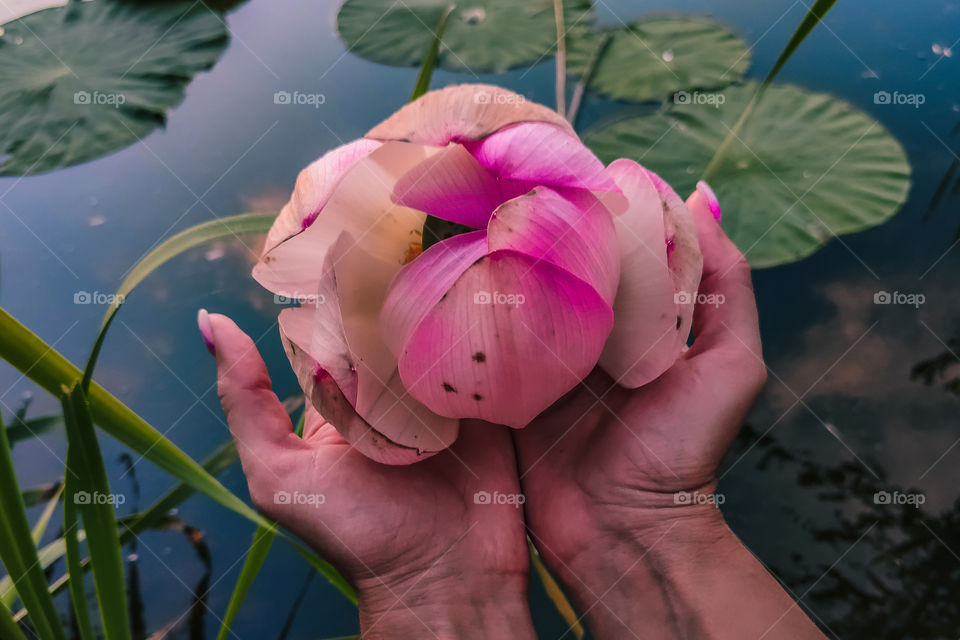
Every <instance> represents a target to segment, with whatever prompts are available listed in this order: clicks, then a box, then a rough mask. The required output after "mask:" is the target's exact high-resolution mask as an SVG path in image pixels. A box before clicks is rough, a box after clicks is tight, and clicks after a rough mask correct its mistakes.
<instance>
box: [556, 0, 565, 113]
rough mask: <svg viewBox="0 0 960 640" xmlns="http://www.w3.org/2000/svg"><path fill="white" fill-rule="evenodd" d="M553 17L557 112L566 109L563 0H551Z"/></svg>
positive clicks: (563, 111)
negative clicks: (555, 35) (555, 38)
mask: <svg viewBox="0 0 960 640" xmlns="http://www.w3.org/2000/svg"><path fill="white" fill-rule="evenodd" d="M553 19H554V20H555V21H556V23H557V113H559V114H560V115H563V114H564V113H566V111H567V33H566V26H565V25H564V23H563V0H553Z"/></svg>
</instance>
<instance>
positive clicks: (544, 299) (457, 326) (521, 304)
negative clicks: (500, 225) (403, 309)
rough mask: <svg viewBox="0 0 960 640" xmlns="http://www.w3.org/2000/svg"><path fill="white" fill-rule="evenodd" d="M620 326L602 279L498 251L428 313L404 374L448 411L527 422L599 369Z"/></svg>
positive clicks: (410, 345) (424, 397) (417, 391)
mask: <svg viewBox="0 0 960 640" xmlns="http://www.w3.org/2000/svg"><path fill="white" fill-rule="evenodd" d="M425 297H427V299H428V300H432V299H433V295H432V294H425ZM408 304H410V305H419V304H422V303H421V301H420V300H419V299H416V298H414V299H410V300H408ZM612 326H613V312H612V310H611V309H610V306H609V305H608V304H607V303H606V302H604V300H603V299H602V298H601V297H600V295H599V294H597V292H596V291H595V290H594V289H593V287H591V286H589V285H587V284H586V283H585V282H583V281H582V280H580V279H579V278H576V277H574V276H571V275H570V274H569V272H567V271H565V270H563V269H560V268H558V267H556V266H554V265H552V264H550V263H548V262H545V261H542V260H538V259H536V258H534V257H531V256H526V255H523V254H520V253H517V252H515V251H497V252H494V253H491V254H489V255H488V256H487V257H485V258H483V259H481V260H479V261H478V262H476V263H474V264H473V265H472V266H471V267H470V268H469V269H467V270H466V271H465V272H464V273H463V274H462V275H461V276H460V278H458V279H457V281H456V283H455V284H454V285H453V287H451V288H450V290H449V291H448V293H447V294H446V296H445V297H443V298H442V299H441V300H440V301H439V302H438V303H437V304H436V305H435V306H434V307H433V308H431V309H430V311H429V313H427V314H426V315H425V317H424V318H423V320H422V321H421V322H420V324H419V325H418V326H417V328H416V330H415V331H414V332H413V334H412V335H411V336H410V339H409V340H408V341H407V343H406V348H405V350H404V353H403V355H402V356H401V358H400V375H401V377H402V379H403V382H404V385H405V386H406V388H407V389H409V391H410V393H411V395H413V396H414V397H415V398H417V399H419V400H420V401H421V402H423V404H424V405H426V406H427V407H429V408H430V409H432V410H433V411H434V412H436V413H438V414H440V415H448V416H464V417H474V418H481V419H484V420H488V421H491V422H496V423H500V424H506V425H508V426H512V427H522V426H524V425H526V424H527V423H528V422H529V421H530V420H532V419H533V418H534V417H535V416H536V415H537V414H539V413H540V412H541V411H543V410H544V409H546V408H547V407H548V406H549V405H550V404H551V403H553V402H554V401H556V400H557V399H558V398H559V397H560V396H562V395H563V394H564V393H566V392H567V391H569V390H570V389H571V388H572V387H573V386H574V385H576V384H577V383H578V382H579V381H580V380H581V379H583V377H584V376H586V375H587V374H588V373H589V372H590V371H591V369H593V367H594V366H595V364H596V362H597V358H598V357H599V355H600V351H601V350H602V348H603V343H604V342H605V341H606V338H607V335H608V334H609V332H610V329H611V327H612Z"/></svg>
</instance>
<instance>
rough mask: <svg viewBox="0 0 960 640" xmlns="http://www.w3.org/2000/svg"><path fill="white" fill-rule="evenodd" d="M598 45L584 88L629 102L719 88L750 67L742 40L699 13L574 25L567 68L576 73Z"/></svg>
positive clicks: (588, 59) (746, 49)
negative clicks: (610, 24) (595, 25)
mask: <svg viewBox="0 0 960 640" xmlns="http://www.w3.org/2000/svg"><path fill="white" fill-rule="evenodd" d="M605 41H608V42H607V43H606V44H605V45H604V44H603V43H604V42H605ZM600 46H604V49H603V50H602V55H601V56H600V58H599V59H598V62H597V64H596V66H595V68H594V70H593V74H592V75H591V76H590V81H589V87H590V88H591V89H593V90H596V91H598V92H600V93H603V94H606V95H609V96H611V97H613V98H617V99H620V100H630V101H634V102H644V101H647V100H663V99H666V98H669V97H671V96H672V95H673V94H674V93H676V92H678V91H693V90H695V89H716V88H719V87H724V86H726V85H728V84H731V83H733V82H737V81H739V80H740V79H741V78H742V77H743V74H745V73H746V72H747V69H748V68H749V67H750V50H749V49H748V48H747V43H746V42H744V41H743V40H742V39H740V38H739V37H738V36H737V35H735V34H733V33H731V32H730V31H729V30H727V29H726V28H725V27H723V26H722V25H719V24H717V23H716V22H713V21H711V20H707V19H701V18H679V17H678V18H672V17H671V18H653V19H649V20H642V21H639V22H634V23H632V24H630V25H628V26H625V27H618V28H609V29H600V30H593V31H591V30H586V29H581V30H576V29H575V30H573V31H572V32H571V34H570V39H569V43H568V49H569V57H568V60H567V70H568V71H569V73H571V74H573V75H576V76H582V75H583V74H584V72H585V70H586V68H587V67H588V66H589V64H590V59H591V57H592V56H593V55H594V52H595V51H597V48H598V47H600Z"/></svg>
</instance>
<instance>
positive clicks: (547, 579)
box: [527, 538, 586, 640]
mask: <svg viewBox="0 0 960 640" xmlns="http://www.w3.org/2000/svg"><path fill="white" fill-rule="evenodd" d="M527 546H528V547H529V549H530V564H531V565H533V568H534V569H535V570H536V572H537V576H538V577H539V578H540V582H541V583H542V584H543V590H544V591H546V592H547V596H548V597H549V598H550V600H551V601H552V602H553V605H554V606H555V607H556V608H557V611H558V612H559V613H560V615H561V616H562V617H563V619H564V621H566V623H567V626H568V627H569V628H570V633H572V634H573V637H574V638H576V640H582V638H583V636H584V635H585V634H586V631H585V630H584V628H583V625H582V624H580V618H579V617H578V616H577V614H576V612H575V611H574V610H573V606H572V605H571V604H570V601H569V600H567V596H566V595H564V593H563V589H561V588H560V585H559V584H557V581H556V580H554V579H553V575H552V574H551V573H550V571H549V570H548V569H547V567H546V565H545V564H543V560H542V559H541V558H540V552H539V551H538V550H537V548H536V547H535V546H534V544H533V541H532V540H531V539H530V538H527Z"/></svg>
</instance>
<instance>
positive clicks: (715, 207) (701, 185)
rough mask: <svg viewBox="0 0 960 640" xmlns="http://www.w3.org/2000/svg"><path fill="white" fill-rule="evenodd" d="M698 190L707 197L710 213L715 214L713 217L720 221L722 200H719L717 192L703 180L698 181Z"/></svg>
mask: <svg viewBox="0 0 960 640" xmlns="http://www.w3.org/2000/svg"><path fill="white" fill-rule="evenodd" d="M697 191H699V192H700V193H702V194H703V197H704V198H706V199H707V206H708V207H710V213H712V214H713V217H714V218H715V219H716V220H717V222H719V221H720V201H719V200H717V194H715V193H714V192H713V189H711V188H710V185H708V184H707V183H706V182H704V181H703V180H701V181H700V182H698V183H697Z"/></svg>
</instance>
